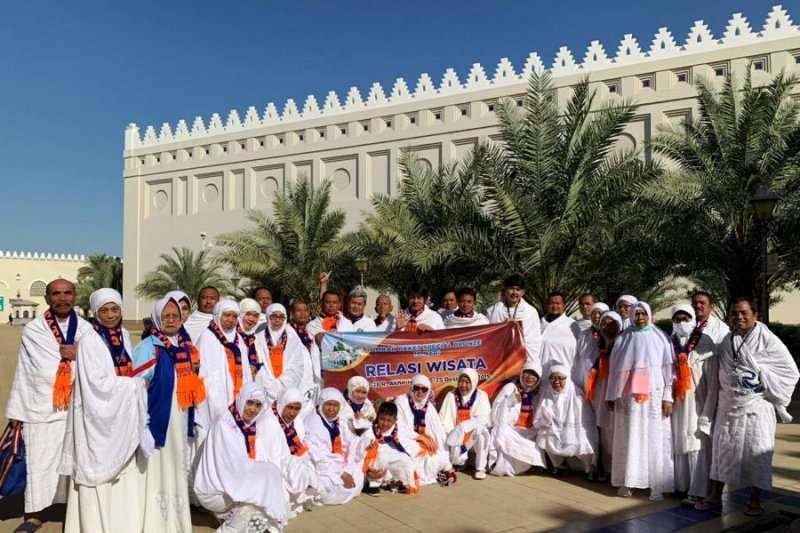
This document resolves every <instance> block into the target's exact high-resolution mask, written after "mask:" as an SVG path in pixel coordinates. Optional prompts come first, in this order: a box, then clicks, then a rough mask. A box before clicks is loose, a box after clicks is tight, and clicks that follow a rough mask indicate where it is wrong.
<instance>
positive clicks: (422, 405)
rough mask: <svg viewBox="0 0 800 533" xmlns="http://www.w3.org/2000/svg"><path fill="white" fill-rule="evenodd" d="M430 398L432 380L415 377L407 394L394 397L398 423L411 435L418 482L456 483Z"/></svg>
mask: <svg viewBox="0 0 800 533" xmlns="http://www.w3.org/2000/svg"><path fill="white" fill-rule="evenodd" d="M433 399H434V398H433V389H432V388H431V380H430V379H428V377H427V376H424V375H422V374H417V375H416V376H414V379H413V380H412V381H411V390H409V392H408V394H404V395H402V396H398V397H397V398H395V400H394V403H395V405H397V426H398V427H399V428H400V430H401V431H404V432H406V433H409V434H410V435H411V436H412V437H413V441H414V443H412V444H411V445H410V449H411V455H412V457H414V459H415V461H416V463H417V472H418V473H419V478H420V483H421V484H422V485H432V484H433V483H436V482H438V483H439V484H441V485H443V486H447V485H451V484H453V483H455V481H456V473H455V470H454V469H453V465H452V464H451V463H450V457H449V453H448V451H447V443H446V440H447V433H445V430H444V425H443V424H442V419H441V418H440V417H439V413H438V412H437V411H436V405H435V404H434V401H433Z"/></svg>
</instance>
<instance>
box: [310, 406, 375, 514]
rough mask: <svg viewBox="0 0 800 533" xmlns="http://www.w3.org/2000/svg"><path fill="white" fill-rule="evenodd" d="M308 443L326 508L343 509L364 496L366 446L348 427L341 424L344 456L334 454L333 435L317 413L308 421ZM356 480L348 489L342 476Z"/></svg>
mask: <svg viewBox="0 0 800 533" xmlns="http://www.w3.org/2000/svg"><path fill="white" fill-rule="evenodd" d="M305 425H306V440H307V442H308V444H309V451H310V453H311V459H312V461H313V462H314V466H315V467H316V469H317V474H318V475H319V481H320V496H319V501H320V503H322V504H324V505H342V504H345V503H347V502H349V501H351V500H352V499H353V498H355V497H356V496H358V495H359V494H360V493H361V489H362V488H363V486H364V471H363V463H364V454H365V451H366V450H365V448H364V443H363V441H361V440H360V439H359V438H358V437H356V436H355V434H353V432H352V431H350V429H349V428H348V427H347V424H346V423H341V422H340V423H339V431H340V436H341V437H340V438H341V439H342V453H341V454H338V453H334V452H333V451H332V447H331V439H330V434H329V433H328V430H327V428H325V426H324V425H323V423H322V419H321V418H320V415H319V414H318V413H317V412H313V413H311V414H310V415H308V417H307V418H306V419H305ZM345 472H346V473H348V474H350V475H351V476H352V477H353V481H354V483H355V486H354V487H352V488H349V489H348V488H346V487H345V486H344V481H342V474H343V473H345Z"/></svg>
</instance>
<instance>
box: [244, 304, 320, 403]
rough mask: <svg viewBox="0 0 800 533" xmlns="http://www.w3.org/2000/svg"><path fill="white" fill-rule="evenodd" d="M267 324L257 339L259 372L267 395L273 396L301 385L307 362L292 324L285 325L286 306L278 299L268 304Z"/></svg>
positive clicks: (275, 396) (308, 362) (276, 396)
mask: <svg viewBox="0 0 800 533" xmlns="http://www.w3.org/2000/svg"><path fill="white" fill-rule="evenodd" d="M266 314H267V324H266V328H264V332H263V334H262V333H260V334H259V335H258V336H257V339H256V348H257V349H258V355H259V358H260V360H261V361H263V362H264V370H265V371H264V372H263V373H261V374H260V376H261V377H260V379H261V380H262V383H263V384H264V386H265V387H266V388H267V392H269V395H270V398H271V399H273V400H275V399H277V398H278V396H280V394H281V393H282V392H283V391H284V390H286V389H289V388H296V389H297V388H300V387H301V385H302V381H303V375H304V374H305V372H306V370H307V368H306V367H307V365H310V364H311V361H310V360H308V358H307V357H304V355H305V353H307V352H306V350H305V348H304V347H303V343H302V341H301V340H300V337H298V336H297V332H296V331H295V330H294V328H291V327H289V326H288V323H287V314H286V308H285V307H284V306H283V305H281V304H278V303H274V304H270V305H269V307H267V313H266Z"/></svg>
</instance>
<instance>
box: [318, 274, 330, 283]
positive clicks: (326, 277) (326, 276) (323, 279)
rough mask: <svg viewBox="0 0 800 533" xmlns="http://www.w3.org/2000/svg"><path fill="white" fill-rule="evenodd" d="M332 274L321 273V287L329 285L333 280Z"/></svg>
mask: <svg viewBox="0 0 800 533" xmlns="http://www.w3.org/2000/svg"><path fill="white" fill-rule="evenodd" d="M331 274H332V272H320V273H319V284H320V285H327V284H328V282H329V281H330V280H331Z"/></svg>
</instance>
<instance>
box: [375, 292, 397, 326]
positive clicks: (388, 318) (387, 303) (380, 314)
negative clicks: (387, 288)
mask: <svg viewBox="0 0 800 533" xmlns="http://www.w3.org/2000/svg"><path fill="white" fill-rule="evenodd" d="M392 310H393V309H392V299H391V298H389V295H388V294H381V295H379V296H378V299H377V300H375V314H376V317H375V329H376V330H377V331H387V332H392V331H394V328H395V317H394V315H393V314H392Z"/></svg>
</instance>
